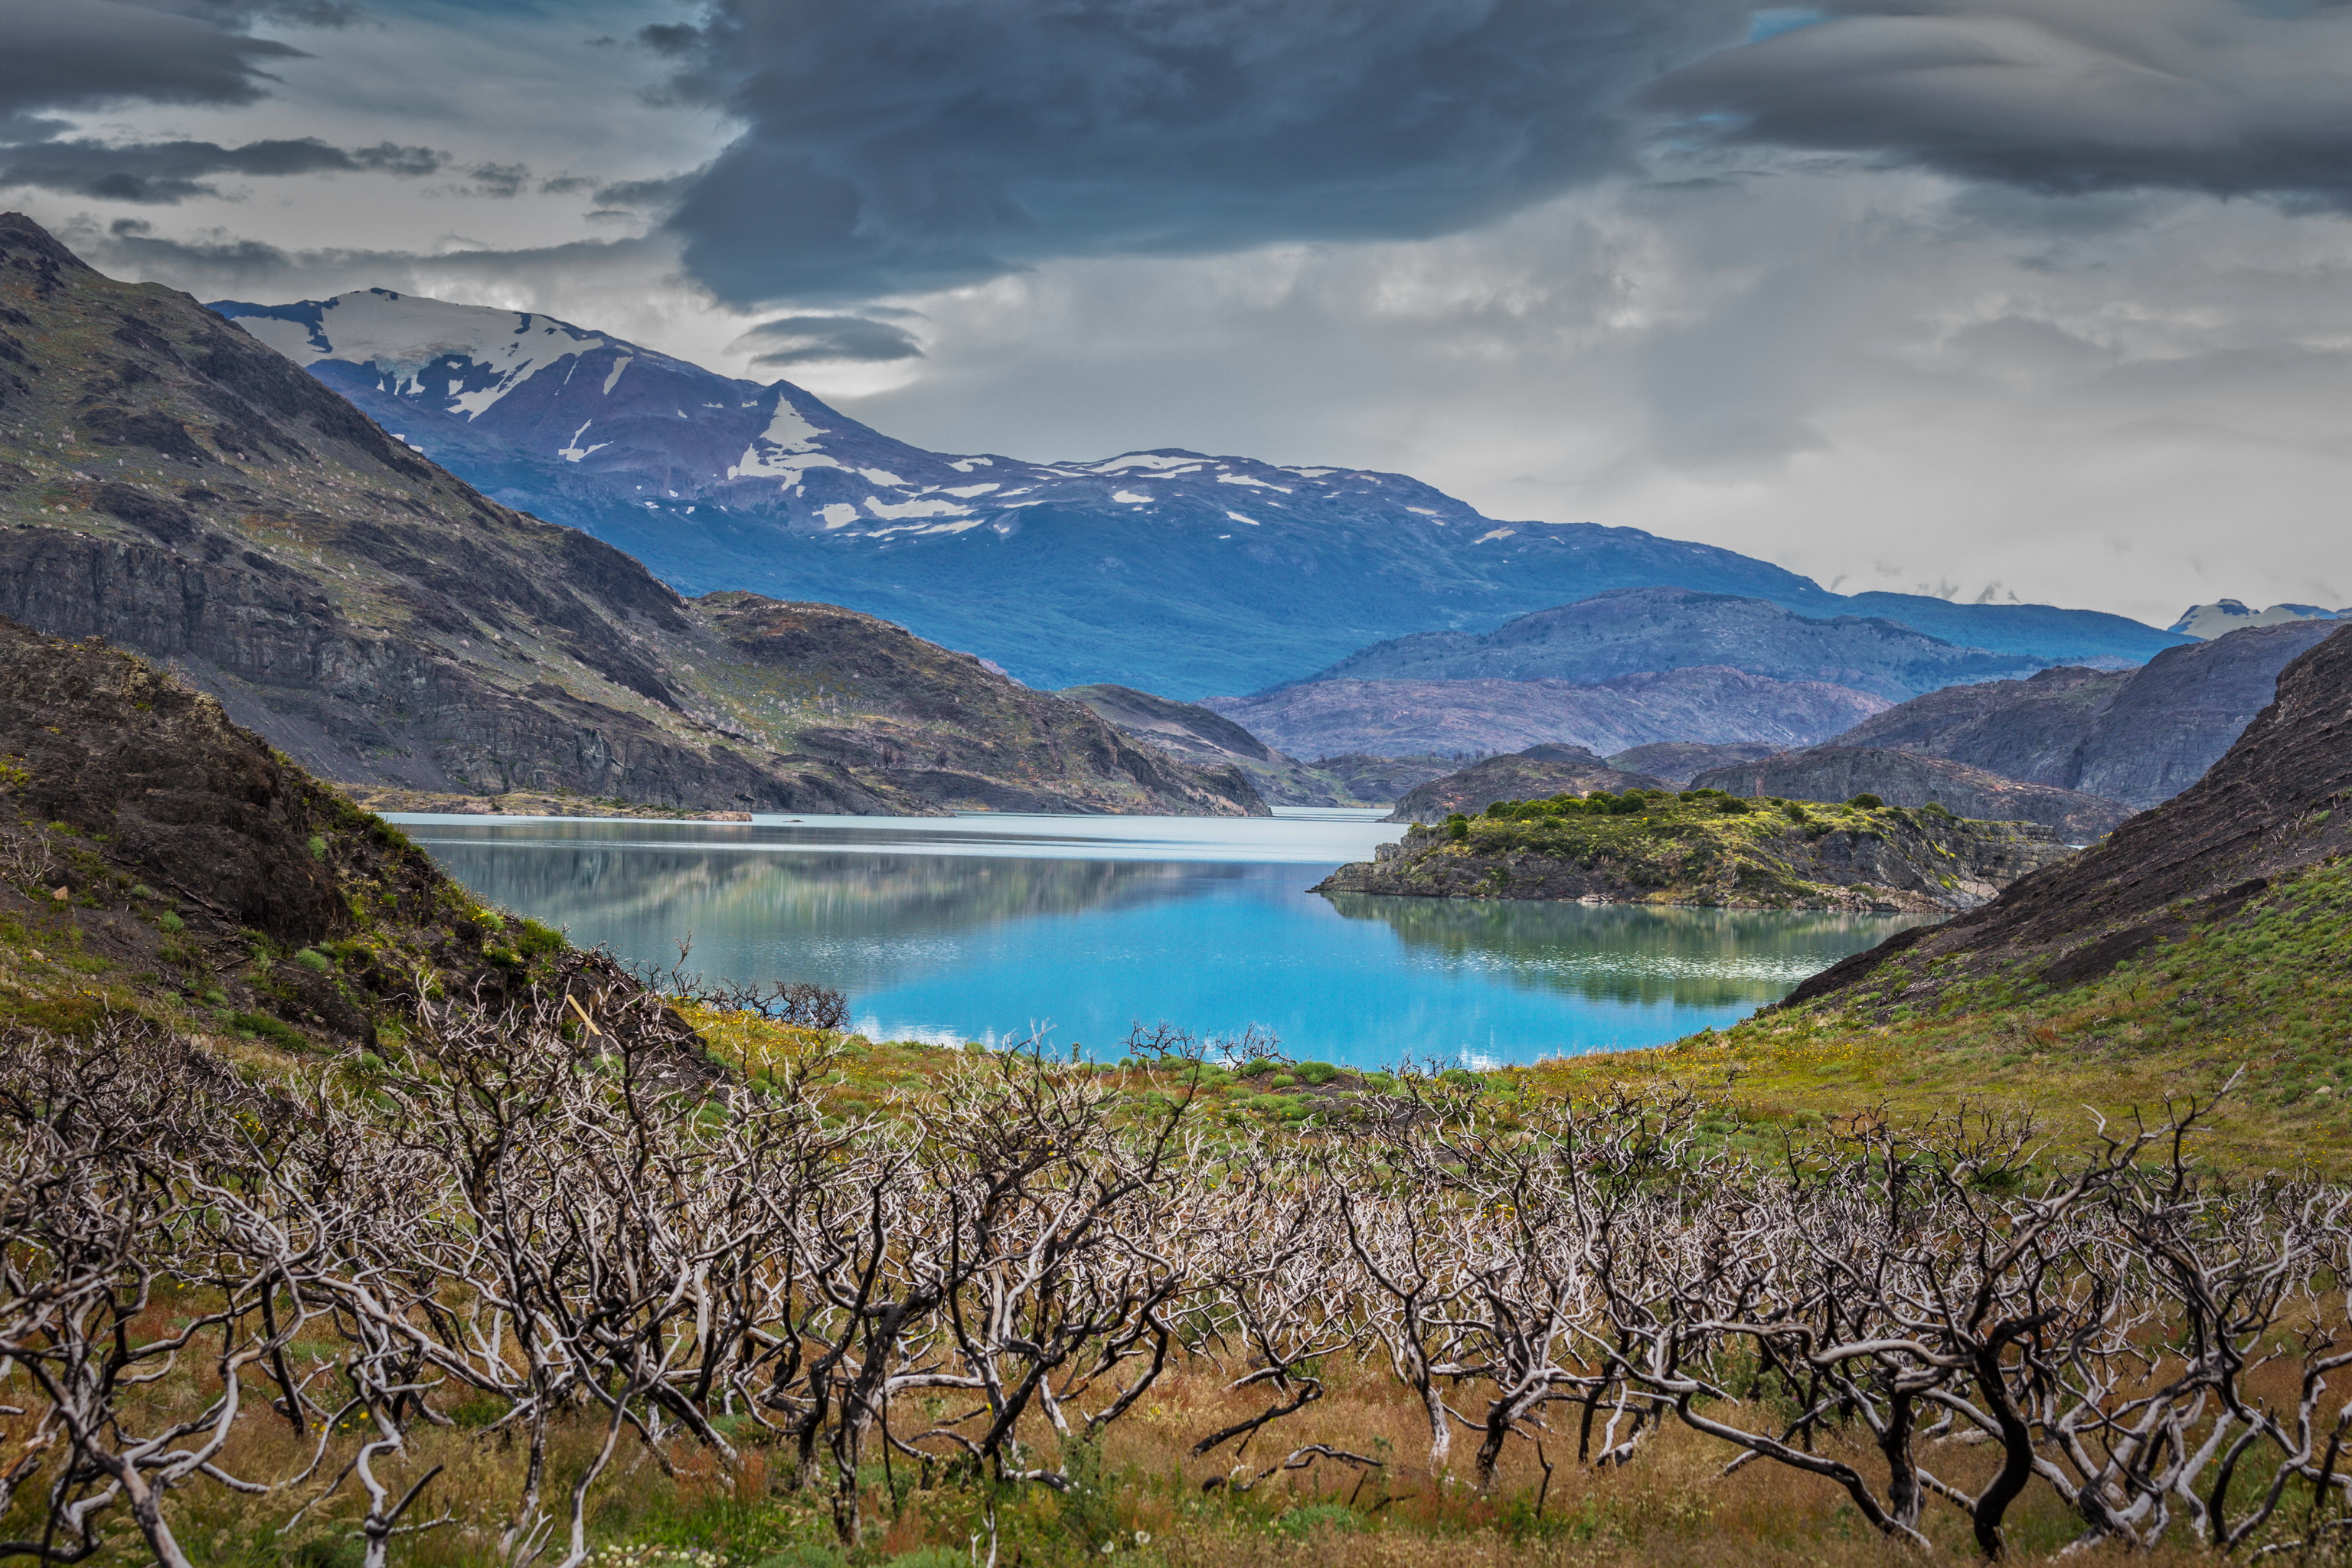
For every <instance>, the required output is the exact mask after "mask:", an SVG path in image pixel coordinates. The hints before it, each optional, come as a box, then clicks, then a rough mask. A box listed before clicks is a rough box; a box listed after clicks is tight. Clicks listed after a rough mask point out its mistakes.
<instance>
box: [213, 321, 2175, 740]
mask: <svg viewBox="0 0 2352 1568" xmlns="http://www.w3.org/2000/svg"><path fill="white" fill-rule="evenodd" d="M216 309H218V310H221V311H222V312H224V313H225V314H226V315H229V316H231V317H233V318H234V319H235V320H236V321H238V322H239V323H240V325H241V326H243V327H244V329H245V330H246V331H248V332H251V333H252V334H254V335H255V336H256V338H257V340H258V341H263V342H268V343H269V344H270V345H271V346H272V347H273V348H275V349H277V350H278V351H279V352H280V353H284V354H286V355H287V356H289V359H290V360H291V361H292V362H294V363H300V364H301V365H303V366H304V367H305V368H307V369H308V370H309V371H310V373H311V374H313V375H315V376H317V377H318V378H319V379H320V381H322V382H324V383H325V384H329V385H331V386H333V387H334V388H335V389H336V390H337V391H338V392H340V393H341V394H343V395H346V396H347V397H349V398H350V399H351V400H352V402H353V403H354V404H356V405H358V406H359V407H360V408H362V410H363V411H364V412H366V413H367V414H369V415H370V416H372V417H373V418H375V419H376V420H378V421H379V422H381V423H382V424H383V425H384V426H385V427H386V428H388V429H391V430H394V431H397V432H399V433H400V435H401V437H402V438H403V439H404V441H406V442H408V443H410V444H412V445H413V446H415V447H417V448H418V449H420V450H422V451H424V452H425V453H426V454H427V455H429V456H431V457H432V458H435V459H436V461H438V462H440V463H442V464H443V465H444V466H446V467H447V468H451V469H452V470H454V471H455V472H457V473H458V474H461V475H463V476H464V477H465V478H466V479H468V480H470V481H472V482H473V483H474V484H476V485H478V487H480V488H481V489H483V490H484V491H485V492H487V493H488V494H489V495H491V496H493V497H495V498H497V499H498V500H500V501H503V502H505V503H506V504H508V505H510V506H515V507H519V508H522V509H524V510H530V511H532V512H535V513H537V514H539V515H541V516H543V517H547V518H550V519H552V520H554V521H560V522H565V523H570V524H572V525H574V526H577V527H580V528H582V529H584V530H586V531H589V532H592V533H593V534H595V535H596V536H597V537H599V538H601V539H604V540H606V541H607V542H611V543H613V544H615V545H617V546H619V547H620V548H622V549H624V550H626V551H628V552H631V553H632V554H635V555H636V556H637V557H638V558H640V559H641V560H643V561H645V562H646V563H647V564H648V565H649V566H650V567H652V569H653V570H654V571H655V572H656V573H657V574H659V575H660V576H661V577H662V578H663V579H664V580H666V581H667V582H669V583H671V584H675V585H677V586H678V587H680V588H681V589H683V590H685V591H687V592H688V593H702V592H706V591H709V590H713V589H721V588H740V589H751V590H757V591H761V592H764V593H770V594H776V595H785V596H789V597H792V598H794V599H807V598H818V599H824V600H828V601H832V602H836V603H840V604H844V605H850V606H853V607H855V608H857V609H860V610H863V611H866V612H868V613H871V614H875V615H879V616H885V617H887V618H888V619H890V620H892V621H896V622H898V623H901V624H904V625H907V626H910V627H911V628H913V629H914V630H916V631H917V632H919V634H921V635H922V636H924V637H929V638H932V639H934V640H937V641H940V642H943V643H946V644H948V645H950V646H952V647H966V648H971V649H973V650H974V651H976V652H978V653H980V654H982V655H984V656H986V657H987V658H991V659H992V660H994V661H995V662H997V663H998V664H1000V665H1002V666H1003V667H1004V668H1007V669H1010V670H1011V671H1012V672H1013V674H1015V675H1016V676H1019V677H1020V678H1021V679H1024V680H1027V681H1029V682H1031V683H1033V684H1034V685H1037V686H1040V687H1045V688H1060V687H1065V686H1070V685H1076V684H1082V683H1097V682H1111V683H1117V684H1122V685H1126V686H1129V687H1133V688H1137V689H1144V690H1149V691H1154V692H1166V693H1172V694H1175V695H1177V696H1179V697H1184V698H1192V697H1195V696H1198V695H1201V694H1203V693H1208V692H1215V691H1247V690H1253V689H1260V688H1263V687H1265V686H1267V685H1269V684H1272V683H1274V682H1276V681H1281V680H1286V679H1297V678H1298V677H1299V676H1300V675H1302V674H1303V673H1305V672H1306V671H1308V670H1312V669H1316V668H1321V667H1323V666H1326V665H1328V664H1330V663H1331V662H1332V661H1333V660H1335V659H1338V658H1342V657H1343V656H1345V655H1347V654H1348V653H1349V651H1350V650H1352V649H1357V648H1360V647H1365V646H1366V645H1368V644H1373V643H1378V642H1380V641H1381V640H1383V639H1386V638H1391V637H1397V636H1399V635H1402V634H1404V633H1408V632H1414V631H1422V630H1429V629H1434V628H1444V627H1456V628H1461V627H1482V626H1493V625H1495V624H1496V622H1498V621H1501V620H1503V619H1504V618H1506V617H1507V616H1514V615H1517V614H1520V613H1522V612H1525V611H1529V610H1535V609H1538V608H1540V607H1542V606H1545V605H1558V604H1560V603H1563V602H1565V601H1568V600H1571V599H1578V598H1582V597H1584V596H1586V595H1591V594H1593V593H1596V592H1599V591H1601V590H1603V589H1611V588H1629V587H1642V586H1648V585H1654V584H1681V585H1684V586H1687V587H1690V588H1696V589H1704V590H1708V591H1712V592H1719V593H1726V594H1734V595H1750V596H1755V597H1760V598H1764V599H1769V600H1771V601H1772V602H1774V603H1777V604H1781V605H1787V606H1788V607H1790V608H1792V609H1796V610H1799V611H1801V612H1802V613H1804V614H1808V615H1816V616H1835V615H1838V614H1841V613H1853V614H1861V615H1864V616H1895V617H1896V618H1897V619H1901V620H1904V621H1906V624H1909V625H1913V626H1917V627H1919V629H1921V630H1922V631H1925V632H1927V633H1929V634H1930V635H1932V636H1934V637H1946V638H1956V639H1958V641H1960V642H1963V643H1966V644H1969V645H1973V646H1978V647H1985V648H1990V649H1993V650H1996V651H1999V652H2005V653H2009V654H2012V655H2015V656H2018V657H2021V658H2026V659H2028V660H2029V661H2031V662H2034V663H2052V662H2063V661H2069V660H2072V661H2077V662H2080V661H2086V660H2098V659H2116V660H2120V661H2123V662H2137V661H2138V660H2140V659H2143V658H2147V657H2148V655H2149V654H2151V653H2153V652H2155V651H2156V650H2157V649H2158V648H2161V647H2168V646H2169V645H2171V644H2172V643H2174V642H2177V641H2179V640H2180V639H2179V638H2178V637H2174V636H2171V635H2169V634H2166V633H2162V632H2158V631H2157V630H2156V629H2155V628H2153V627H2149V626H2142V625H2140V624H2139V623H2137V622H2136V621H2130V620H2126V619H2125V618H2123V617H2121V616H2106V615H2099V614H2095V613H2093V612H2088V611H2074V610H2062V609H2057V608H2054V607H2052V606H2046V605H1956V604H1950V603H1948V602H1947V601H1944V600H1941V599H1936V598H1929V597H1926V596H1922V595H1886V594H1870V595H1856V596H1853V597H1852V598H1847V597H1843V596H1841V595H1834V594H1830V593H1828V592H1826V591H1824V590H1823V589H1822V588H1821V587H1820V585H1819V584H1815V583H1813V582H1811V580H1809V579H1807V578H1803V577H1800V576H1798V575H1796V574H1793V573H1790V572H1787V571H1784V570H1782V569H1780V568H1779V567H1776V566H1773V565H1770V564H1769V563H1765V562H1761V561H1757V560H1753V559H1751V558H1748V557H1746V556H1742V555H1738V554H1737V553H1735V552H1731V551H1727V550H1721V549H1717V548H1715V547H1712V546H1706V545H1698V544H1691V543H1685V542H1677V541H1673V540H1664V539H1659V538H1657V537H1655V536H1654V535H1651V534H1647V533H1644V532H1642V531H1639V530H1636V529H1624V528H1606V527H1601V526H1598V525H1595V524H1591V523H1570V524H1553V523H1545V522H1530V521H1500V520H1497V519H1494V518H1489V517H1486V516H1484V515H1482V514H1481V513H1479V512H1478V511H1476V510H1475V509H1473V508H1471V507H1469V506H1466V505H1465V504H1464V503H1462V502H1461V501H1458V500H1454V498H1452V497H1450V496H1447V495H1445V494H1444V493H1443V492H1441V491H1438V490H1436V489H1433V488H1431V487H1429V486H1427V485H1424V484H1422V483H1420V482H1419V481H1417V480H1414V479H1409V478H1406V477H1404V476H1402V475H1397V474H1388V473H1381V472H1377V471H1373V470H1367V469H1355V468H1329V467H1322V468H1318V467H1312V466H1288V467H1286V466H1280V465H1275V464H1269V463H1264V462H1259V461H1256V460H1255V459H1251V458H1241V457H1231V456H1224V457H1219V456H1211V455H1208V454H1203V453H1199V452H1192V451H1185V450H1181V449H1176V448H1157V449H1151V450H1140V451H1131V452H1124V453H1120V454H1118V455H1117V456H1115V457H1111V458H1100V459H1091V460H1086V461H1075V462H1065V461H1055V462H1032V461H1027V460H1024V459H1017V458H1007V457H1004V456H1002V455H998V454H973V455H964V456H958V455H953V454H947V453H937V452H929V451H926V450H924V449H922V448H920V447H915V446H912V445H911V444H909V443H907V442H904V441H899V440H896V439H894V438H892V437H887V436H885V435H883V434H882V433H880V432H878V431H876V430H874V429H871V428H870V427H868V426H865V425H863V424H860V423H859V422H858V421H856V420H855V419H852V418H849V417H848V416H845V415H844V414H842V413H841V412H840V411H838V410H836V409H834V408H831V407H829V406H827V405H825V404H824V403H823V402H822V401H820V400H819V399H817V398H815V397H814V396H812V395H810V394H808V393H807V392H806V391H805V390H803V389H802V388H800V387H797V386H794V385H793V384H791V383H789V382H782V381H779V382H772V383H767V384H759V383H754V382H750V381H742V380H736V379H732V378H730V377H725V376H720V375H718V374H713V373H711V372H709V371H706V370H703V369H702V368H700V367H699V366H696V365H692V364H689V363H686V362H684V361H681V360H678V359H676V358H674V357H672V356H669V355H666V354H662V353H657V352H655V351H652V350H648V349H646V348H644V347H643V346H641V345H638V344H635V343H630V342H625V341H623V340H621V339H618V338H615V337H614V336H613V335H612V334H610V333H606V332H601V331H593V330H590V329H587V328H583V327H578V326H574V325H572V324H571V323H568V322H563V321H555V320H553V319H551V318H548V317H545V316H537V315H530V314H527V313H523V312H517V311H508V310H490V309H486V308H480V307H473V306H463V305H452V304H448V303H446V302H443V301H438V300H423V299H418V298H415V297H414V296H404V295H399V294H394V293H391V292H389V291H386V290H380V289H362V290H357V291H354V292H352V293H349V294H342V295H338V296H336V297H335V298H333V299H331V300H303V301H299V302H294V303H289V304H276V305H264V304H251V303H242V302H237V301H227V300H225V301H221V302H219V304H218V305H217V306H216ZM1013 599H1017V600H1018V601H1019V602H1020V603H1021V604H1022V605H1023V614H1021V615H1020V616H1003V615H1000V614H998V613H996V611H995V609H994V606H995V605H999V604H1002V603H1004V602H1007V601H1009V600H1013Z"/></svg>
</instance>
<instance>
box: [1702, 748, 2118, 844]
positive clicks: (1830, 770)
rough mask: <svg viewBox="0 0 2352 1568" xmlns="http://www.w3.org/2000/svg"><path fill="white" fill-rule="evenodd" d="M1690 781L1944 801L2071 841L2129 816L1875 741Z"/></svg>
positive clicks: (1964, 811)
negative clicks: (2040, 828) (2037, 826)
mask: <svg viewBox="0 0 2352 1568" xmlns="http://www.w3.org/2000/svg"><path fill="white" fill-rule="evenodd" d="M1691 784H1692V787H1694V788H1698V789H1719V790H1722V791H1724V792H1725V793H1726V794H1728V795H1746V796H1750V797H1753V798H1759V799H1760V798H1763V797H1767V796H1773V797H1780V798H1785V799H1789V800H1816V801H1841V800H1852V799H1853V797H1854V796H1855V795H1876V796H1878V797H1879V798H1880V799H1881V800H1884V801H1885V802H1886V803H1887V804H1888V805H1941V806H1943V807H1944V808H1945V809H1946V810H1948V811H1950V812H1953V813H1955V814H1957V815H1958V816H1968V817H1974V818H1976V819H1978V820H1979V821H1984V822H2032V823H2039V824H2040V825H2041V826H2043V827H2046V828H2048V829H2050V831H2052V832H2053V833H2055V834H2056V835H2057V836H2058V837H2061V838H2063V839H2064V840H2065V841H2066V842H2067V843H2069V844H2088V843H2090V842H2091V841H2092V840H2093V839H2095V838H2100V837H2105V835H2107V834H2108V833H2110V832H2112V831H2113V830H2114V829H2115V827H2116V825H2117V824H2118V823H2120V822H2122V821H2123V820H2124V818H2126V817H2127V816H2130V815H2131V809H2130V808H2129V807H2128V806H2126V805H2121V804H2119V803H2117V802H2116V801H2112V800H2107V799H2105V798H2104V797H2102V796H2099V795H2083V794H2080V793H2078V792H2076V791H2074V790H2068V789H2053V788H2052V787H2051V786H2050V785H2048V784H2021V783H2020V782H2019V781H2018V780H2016V779H2012V778H2004V777H2002V776H2001V775H2000V774H1999V773H1988V772H1987V771H1986V770H1984V769H1983V768H1972V767H1970V766H1969V765H1968V764H1967V763H1955V762H1951V761H1949V760H1948V759H1946V758H1943V757H1931V756H1926V755H1923V754H1922V753H1920V752H1898V751H1894V750H1891V749H1889V748H1885V747H1878V746H1816V747H1814V748H1813V749H1812V750H1811V751H1806V752H1781V753H1780V755H1778V756H1773V757H1767V758H1764V759H1762V760H1761V761H1759V762H1752V763H1734V764H1733V765H1732V766H1730V767H1723V768H1710V769H1709V770H1707V771H1706V773H1700V774H1699V775H1697V777H1696V778H1695V779H1693V780H1692V781H1691Z"/></svg>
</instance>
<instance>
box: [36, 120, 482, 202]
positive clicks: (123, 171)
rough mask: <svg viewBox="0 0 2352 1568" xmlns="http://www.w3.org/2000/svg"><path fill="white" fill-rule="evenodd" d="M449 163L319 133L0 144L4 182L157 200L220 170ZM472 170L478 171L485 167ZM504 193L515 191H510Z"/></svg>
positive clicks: (384, 168)
mask: <svg viewBox="0 0 2352 1568" xmlns="http://www.w3.org/2000/svg"><path fill="white" fill-rule="evenodd" d="M448 161H449V160H448V155H447V154H446V153H436V152H435V151H434V150H433V149H432V148H430V147H403V146H400V145H397V144H396V143H394V142H379V143H378V144H377V145H375V146H373V147H354V148H342V147H335V146H331V145H329V144H328V143H327V142H320V141H319V140H317V139H316V138H314V137H304V138H301V139H299V140H296V141H273V142H247V143H246V144H245V145H243V146H241V147H223V146H220V145H218V144H217V143H215V142H140V143H134V144H132V145H130V146H122V147H110V146H108V145H106V144H104V143H102V142H36V143H34V144H33V145H31V146H24V147H9V148H0V187H5V186H9V185H29V186H33V187H36V188H37V189H41V190H48V191H63V192H65V193H67V194H68V195H79V196H91V197H95V198H97V199H99V200H101V201H117V202H140V203H143V204H148V205H163V204H168V203H173V202H180V201H185V200H186V199H187V198H189V197H190V196H208V195H219V194H220V192H219V191H218V190H217V189H216V188H215V187H214V186H212V185H210V184H205V180H206V178H207V177H208V176H212V175H216V174H245V175H252V176H261V177H268V176H278V175H286V174H401V175H406V176H409V177H411V178H414V177H416V176H418V175H423V174H436V173H438V172H439V171H440V170H441V169H442V168H443V167H444V166H446V164H447V163H448ZM494 172H495V173H498V174H501V175H503V174H506V171H504V170H496V171H494ZM474 173H475V174H477V176H479V175H480V174H481V173H482V171H481V170H476V171H474ZM512 183H514V184H519V183H520V181H519V179H518V180H516V181H514V182H512ZM503 194H506V195H512V194H513V192H512V190H511V189H509V190H507V191H506V192H504V193H503Z"/></svg>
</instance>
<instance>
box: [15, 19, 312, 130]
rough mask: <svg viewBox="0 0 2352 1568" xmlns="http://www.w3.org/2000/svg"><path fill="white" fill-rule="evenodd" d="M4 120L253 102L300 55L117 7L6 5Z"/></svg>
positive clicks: (196, 23)
mask: <svg viewBox="0 0 2352 1568" xmlns="http://www.w3.org/2000/svg"><path fill="white" fill-rule="evenodd" d="M0 38H5V39H6V40H7V43H6V47H5V48H0V118H6V117H14V116H22V115H26V114H27V113H29V112H32V111H36V110H73V109H100V108H104V107H107V106H109V105H113V104H121V103H131V102H151V103H206V104H220V103H249V102H251V101H253V100H255V99H257V98H258V97H260V96H261V92H262V88H263V84H264V83H265V82H266V81H268V76H267V74H266V73H265V72H264V70H263V66H264V65H265V64H266V63H267V62H269V61H273V60H281V59H292V58H299V57H300V56H301V54H302V51H301V50H299V49H297V48H295V47H292V46H291V45H289V44H281V43H277V42H274V41H272V40H269V39H267V38H252V37H244V36H242V35H239V34H236V33H233V32H225V31H223V30H222V29H221V28H220V27H218V26H212V25H210V24H209V23H208V22H206V21H205V20H203V19H200V18H198V17H195V16H182V15H177V14H175V13H173V12H170V11H164V10H157V9H154V8H151V7H149V6H144V5H126V4H122V3H121V0H0Z"/></svg>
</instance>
